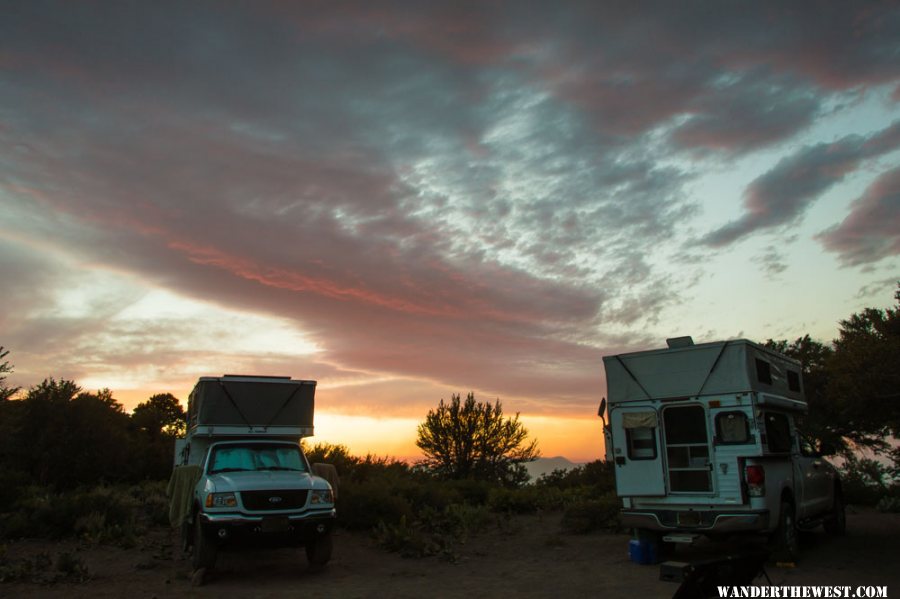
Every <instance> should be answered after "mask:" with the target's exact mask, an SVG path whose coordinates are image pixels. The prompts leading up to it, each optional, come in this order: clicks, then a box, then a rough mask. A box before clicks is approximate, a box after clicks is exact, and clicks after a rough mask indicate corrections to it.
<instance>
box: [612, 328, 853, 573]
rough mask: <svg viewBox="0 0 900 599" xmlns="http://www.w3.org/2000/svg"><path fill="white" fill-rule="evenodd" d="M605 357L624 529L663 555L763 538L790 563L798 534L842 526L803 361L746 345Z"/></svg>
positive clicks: (675, 342) (677, 347)
mask: <svg viewBox="0 0 900 599" xmlns="http://www.w3.org/2000/svg"><path fill="white" fill-rule="evenodd" d="M667 345H668V347H667V348H665V349H657V350H650V351H641V352H634V353H627V354H621V355H613V356H605V357H604V358H603V365H604V368H605V370H606V382H607V397H608V403H607V402H606V401H604V404H602V405H601V415H603V412H604V407H605V406H607V405H608V422H606V420H604V422H605V427H604V428H605V435H606V443H607V455H608V459H610V460H612V461H613V462H614V463H615V473H616V490H617V493H618V495H619V497H620V498H621V500H622V506H623V507H622V511H621V521H622V524H623V526H625V527H627V528H632V529H634V530H635V533H636V535H637V537H638V539H646V540H648V541H649V542H652V543H655V544H656V546H657V547H659V550H661V551H664V550H666V549H671V548H673V547H674V546H675V545H673V543H690V542H692V541H694V540H695V539H696V538H697V537H698V536H700V535H707V536H711V537H717V536H725V535H729V534H731V533H764V534H767V535H769V536H770V539H771V541H772V544H773V546H774V548H775V550H776V551H777V552H778V554H779V555H780V556H783V558H784V559H793V558H794V557H795V556H796V553H797V549H798V534H797V531H798V529H806V528H810V527H813V526H816V525H819V524H823V525H824V526H825V529H826V531H828V532H831V533H835V534H842V533H843V532H844V529H845V520H844V502H843V496H842V493H841V482H840V479H839V478H838V475H837V472H836V470H835V468H834V467H832V466H831V464H829V463H828V462H826V461H825V460H823V459H822V457H821V456H820V455H818V454H817V453H816V452H815V450H814V448H813V447H812V446H811V445H810V444H809V443H808V442H806V441H805V440H804V438H803V435H802V434H801V433H800V431H799V430H798V425H797V419H798V417H800V416H801V415H802V414H804V413H805V412H806V411H807V404H806V400H805V398H804V394H803V377H802V373H801V367H800V364H799V363H798V362H797V361H795V360H792V359H790V358H788V357H786V356H784V355H782V354H779V353H777V352H774V351H772V350H770V349H767V348H765V347H763V346H761V345H758V344H756V343H752V342H750V341H747V340H746V339H735V340H730V341H720V342H715V343H701V344H696V345H695V344H694V343H693V340H692V339H691V338H690V337H680V338H675V339H669V340H667Z"/></svg>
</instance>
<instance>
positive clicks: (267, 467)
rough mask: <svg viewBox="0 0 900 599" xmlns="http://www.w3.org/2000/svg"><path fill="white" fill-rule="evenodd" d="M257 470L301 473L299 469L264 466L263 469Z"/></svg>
mask: <svg viewBox="0 0 900 599" xmlns="http://www.w3.org/2000/svg"><path fill="white" fill-rule="evenodd" d="M259 470H288V471H289V472H303V470H301V469H300V468H290V467H288V466H266V467H265V468H259Z"/></svg>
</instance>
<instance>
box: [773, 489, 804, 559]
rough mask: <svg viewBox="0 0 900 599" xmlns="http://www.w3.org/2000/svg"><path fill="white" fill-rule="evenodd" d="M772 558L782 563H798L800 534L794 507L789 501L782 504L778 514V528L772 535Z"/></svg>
mask: <svg viewBox="0 0 900 599" xmlns="http://www.w3.org/2000/svg"><path fill="white" fill-rule="evenodd" d="M771 541H772V543H771V544H772V557H773V558H775V560H776V561H780V562H793V561H796V559H797V556H798V555H800V533H799V531H798V530H797V521H796V519H795V517H794V505H793V504H792V503H791V502H789V501H782V502H781V510H780V511H779V513H778V528H777V529H775V532H774V533H773V534H772V538H771Z"/></svg>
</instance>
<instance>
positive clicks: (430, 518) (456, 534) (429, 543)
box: [373, 503, 493, 561]
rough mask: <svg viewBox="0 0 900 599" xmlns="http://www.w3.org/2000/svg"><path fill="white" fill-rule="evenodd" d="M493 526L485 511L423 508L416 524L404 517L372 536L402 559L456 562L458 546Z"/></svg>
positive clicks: (459, 506) (461, 507) (453, 506)
mask: <svg viewBox="0 0 900 599" xmlns="http://www.w3.org/2000/svg"><path fill="white" fill-rule="evenodd" d="M492 522H493V517H492V515H491V513H490V512H489V511H488V509H487V508H486V507H484V506H471V505H467V504H461V503H456V504H450V505H448V506H446V507H444V508H443V509H435V508H432V507H424V508H422V510H421V511H420V512H419V514H418V515H417V517H416V519H415V520H414V521H409V520H407V518H406V517H403V518H401V519H400V520H399V522H396V523H386V522H384V521H382V522H379V523H378V525H377V526H376V527H375V529H374V531H373V535H374V537H375V540H376V541H377V542H378V543H379V544H380V545H381V546H382V547H384V548H385V549H387V550H389V551H395V552H397V553H399V554H400V555H402V556H403V557H428V556H434V555H437V556H441V557H443V558H444V559H448V560H450V561H456V560H457V559H458V558H459V554H458V551H457V548H458V546H459V545H460V544H462V543H465V541H466V539H468V537H469V535H471V534H476V533H478V532H481V531H482V530H484V529H485V528H487V527H488V526H490V525H491V524H492Z"/></svg>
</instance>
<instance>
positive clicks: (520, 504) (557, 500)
mask: <svg viewBox="0 0 900 599" xmlns="http://www.w3.org/2000/svg"><path fill="white" fill-rule="evenodd" d="M564 497H565V494H564V492H563V491H562V490H560V489H558V488H556V487H550V486H536V485H529V486H526V487H520V488H518V489H511V488H506V487H497V488H494V489H491V492H490V497H489V499H488V506H489V507H490V508H491V510H493V511H495V512H507V513H512V514H533V513H536V512H539V511H552V510H559V509H562V507H563V505H564Z"/></svg>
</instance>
